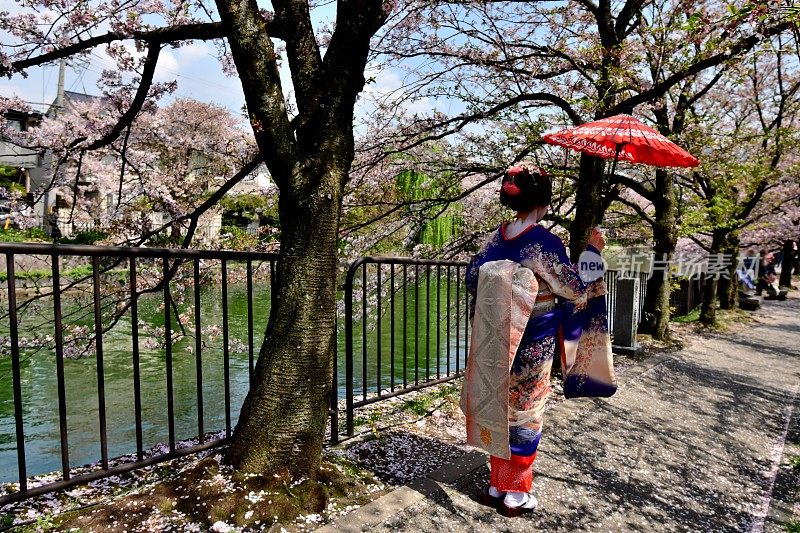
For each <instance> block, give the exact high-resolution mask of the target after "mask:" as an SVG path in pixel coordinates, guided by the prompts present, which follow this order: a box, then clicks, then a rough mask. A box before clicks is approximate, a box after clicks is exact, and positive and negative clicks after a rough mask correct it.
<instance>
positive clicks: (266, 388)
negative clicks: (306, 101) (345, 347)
mask: <svg viewBox="0 0 800 533" xmlns="http://www.w3.org/2000/svg"><path fill="white" fill-rule="evenodd" d="M333 174H334V173H329V176H328V177H327V179H325V180H323V181H322V183H320V184H319V185H318V187H317V190H316V191H315V192H314V193H312V194H311V195H309V196H308V197H307V199H306V200H305V201H302V200H301V199H298V198H296V197H292V195H291V194H284V193H281V200H280V210H281V259H280V264H279V273H278V277H277V287H276V290H277V302H278V304H277V305H276V306H275V307H274V308H273V309H272V313H271V316H270V324H269V326H268V328H267V334H266V340H265V342H264V344H263V346H262V348H261V353H260V354H259V358H258V363H257V364H256V368H255V374H254V380H253V387H252V388H251V389H250V391H249V393H248V394H247V397H246V398H245V401H244V404H243V406H242V410H241V414H240V417H239V423H238V425H237V426H236V429H235V431H234V435H233V439H232V443H231V446H230V448H229V450H228V454H227V456H226V461H227V462H228V463H230V464H231V465H233V466H234V467H235V468H236V469H237V470H241V471H246V472H277V473H280V474H288V475H289V476H291V477H293V478H297V477H300V476H307V477H310V478H312V479H314V478H315V477H316V473H317V469H318V467H319V462H320V458H321V454H322V444H323V439H324V434H325V425H326V420H327V415H328V404H329V397H330V390H331V377H332V370H333V367H332V363H333V358H334V353H335V350H334V347H335V342H336V331H335V317H336V279H337V269H338V250H337V236H338V225H339V214H340V198H339V197H340V194H341V189H340V186H339V185H338V184H339V181H338V180H339V179H341V177H340V176H336V175H333ZM287 458H288V461H287Z"/></svg>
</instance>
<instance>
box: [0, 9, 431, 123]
mask: <svg viewBox="0 0 800 533" xmlns="http://www.w3.org/2000/svg"><path fill="white" fill-rule="evenodd" d="M260 4H261V5H262V6H263V7H266V8H268V9H269V8H270V7H271V6H270V4H269V3H268V2H264V1H262V2H260ZM3 10H7V11H10V12H12V13H13V12H18V11H19V10H20V8H19V6H18V5H17V3H16V2H15V1H14V0H0V11H3ZM312 17H313V22H314V24H315V26H317V27H319V26H321V25H322V24H326V23H330V22H331V21H333V20H334V19H335V3H329V4H326V5H323V6H320V7H318V8H317V9H315V10H314V11H313V13H312ZM127 45H128V46H129V49H131V50H132V49H133V43H132V41H128V42H127ZM115 68H116V66H115V62H114V61H113V60H112V59H111V58H109V57H108V56H107V55H106V53H105V47H104V46H100V47H97V48H95V49H94V50H93V51H92V54H91V55H90V56H89V57H88V58H86V60H82V61H81V62H76V63H75V64H73V65H69V66H68V67H67V71H66V81H65V88H66V89H67V90H69V91H76V92H82V93H87V94H99V89H98V88H97V80H98V79H99V77H100V74H101V72H102V71H103V69H115ZM281 75H282V76H281V77H282V78H283V85H284V93H285V94H290V91H291V82H290V78H289V69H288V65H287V64H286V63H285V62H283V64H282V65H281ZM368 76H374V77H375V82H374V83H372V84H369V85H368V86H367V87H366V88H365V91H366V92H370V93H376V92H378V93H380V92H384V91H392V90H396V89H397V88H399V87H401V86H402V79H401V77H400V75H399V73H398V72H394V71H383V72H369V73H368ZM173 79H174V80H177V82H178V89H177V91H176V93H174V95H173V96H171V97H168V98H166V99H164V100H162V103H168V102H169V101H170V100H171V99H172V98H175V97H186V98H194V99H197V100H201V101H204V102H210V103H215V104H219V105H223V106H225V107H227V108H228V109H230V111H231V112H232V113H235V114H237V115H238V114H241V110H242V106H243V105H244V95H243V94H242V89H241V85H240V84H239V80H238V79H237V78H235V77H228V76H225V75H224V74H223V73H222V69H221V67H220V64H219V62H218V60H217V59H216V48H215V46H214V44H213V43H211V42H203V41H195V42H193V43H191V44H188V45H184V46H182V47H180V48H177V49H174V48H165V49H164V50H163V51H162V52H161V55H160V57H159V61H158V66H157V68H156V74H155V81H169V80H173ZM57 82H58V65H57V64H55V65H47V66H43V67H35V68H31V69H29V70H28V77H27V78H24V77H22V76H20V75H16V76H14V77H13V78H12V79H10V80H9V79H8V78H2V79H0V96H6V97H10V96H14V95H16V96H19V97H20V98H22V99H23V100H25V101H27V102H30V103H32V104H33V105H34V106H36V107H37V108H39V109H41V108H42V107H46V105H49V104H50V103H51V102H53V100H54V99H55V96H56V89H57ZM430 108H431V103H430V102H427V101H423V102H419V103H415V104H412V105H411V106H410V108H409V111H411V112H412V113H413V112H427V111H429V110H430Z"/></svg>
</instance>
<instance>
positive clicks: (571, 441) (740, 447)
mask: <svg viewBox="0 0 800 533" xmlns="http://www.w3.org/2000/svg"><path fill="white" fill-rule="evenodd" d="M794 294H795V296H794V297H793V298H791V299H790V300H788V301H785V302H764V306H763V307H762V310H760V311H759V312H758V316H759V319H760V323H759V324H757V325H755V326H754V327H749V328H747V329H746V330H743V331H741V332H738V333H735V334H714V335H710V336H707V337H705V338H695V339H693V340H692V345H691V346H690V347H689V348H687V349H684V350H682V351H680V352H676V353H672V354H666V355H661V356H656V357H653V358H650V359H648V360H647V361H646V362H644V363H642V364H640V365H638V366H636V367H634V368H632V369H629V370H628V371H626V372H624V373H623V374H622V375H621V376H620V388H619V390H618V392H617V394H616V395H615V396H614V397H613V398H611V399H609V400H591V399H582V400H576V401H566V402H562V403H561V404H559V405H558V406H557V407H555V408H554V409H552V410H550V411H549V412H548V416H547V417H546V418H545V429H544V435H543V437H542V443H541V445H540V447H539V454H538V457H537V460H536V462H535V463H534V476H535V477H534V493H535V494H536V496H537V497H538V498H539V509H538V510H537V511H536V512H535V513H534V514H532V515H527V516H524V517H520V518H513V519H508V518H505V517H503V516H501V515H499V514H498V513H497V512H496V511H494V510H493V509H490V508H487V507H485V506H482V505H481V504H479V503H478V502H477V495H478V494H479V492H480V491H481V490H482V489H483V488H484V486H485V485H486V480H487V479H488V473H489V472H488V467H487V465H486V457H484V456H483V454H482V453H480V452H471V453H468V454H466V455H465V456H462V457H461V458H458V459H457V460H456V461H454V463H453V464H451V465H448V466H446V467H444V468H441V469H439V470H437V471H436V472H434V473H432V474H430V475H429V476H427V477H426V478H424V479H420V480H417V481H416V482H414V483H411V484H409V485H408V486H406V487H401V488H399V489H396V490H394V491H393V492H391V493H389V494H387V495H385V496H383V497H382V498H380V499H379V500H376V501H375V502H373V503H371V504H369V505H366V506H364V507H363V508H361V509H359V510H358V511H356V512H355V513H352V514H350V515H347V516H345V517H343V518H342V519H341V520H340V521H339V522H337V523H334V524H330V525H328V526H326V527H324V528H322V529H321V530H318V531H323V532H326V531H340V532H343V531H371V532H384V531H385V532H394V531H459V532H461V531H464V532H467V531H475V532H483V531H503V532H505V531H509V532H511V531H520V532H523V531H524V532H532V531H613V532H621V531H642V532H645V531H646V532H650V531H746V532H752V533H760V532H763V531H767V532H773V531H774V532H778V531H780V532H783V531H784V525H782V524H785V523H786V522H787V521H788V520H789V519H790V518H791V516H792V513H793V511H794V512H795V513H797V511H798V509H797V504H796V502H795V500H797V499H798V498H800V493H798V477H800V476H799V475H798V470H797V469H795V470H792V468H791V467H790V466H789V465H788V464H787V463H788V459H787V457H788V455H789V454H790V453H794V454H798V453H800V448H798V447H797V446H798V445H800V397H799V396H798V386H799V385H800V299H798V297H797V296H796V293H794ZM794 519H795V520H797V519H800V517H798V516H795V517H794Z"/></svg>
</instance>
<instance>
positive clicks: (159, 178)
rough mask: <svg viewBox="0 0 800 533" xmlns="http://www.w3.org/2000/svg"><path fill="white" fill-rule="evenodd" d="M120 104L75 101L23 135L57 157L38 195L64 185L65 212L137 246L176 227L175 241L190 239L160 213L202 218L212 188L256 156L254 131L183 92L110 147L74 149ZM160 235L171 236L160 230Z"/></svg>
mask: <svg viewBox="0 0 800 533" xmlns="http://www.w3.org/2000/svg"><path fill="white" fill-rule="evenodd" d="M116 111H117V110H116V109H115V108H114V107H113V106H112V104H111V103H110V102H109V101H107V100H105V99H94V100H90V101H87V102H76V103H74V104H73V105H72V106H71V107H70V108H69V109H67V110H65V111H64V112H62V113H60V114H57V115H52V116H49V117H46V118H45V119H44V120H43V121H42V123H41V124H39V125H38V126H37V127H34V128H30V129H28V130H26V131H24V132H20V133H18V134H16V138H15V140H16V142H17V143H19V144H22V145H24V146H26V147H27V148H29V149H32V150H35V151H39V152H42V153H44V152H47V153H50V154H53V157H54V159H55V160H56V161H57V162H56V164H55V165H53V167H52V168H51V169H49V170H48V173H47V174H46V175H45V180H44V181H45V183H44V184H43V186H42V187H41V189H40V190H34V191H32V192H33V194H34V196H35V197H36V196H39V195H41V194H43V193H44V192H45V189H47V190H58V191H60V192H61V194H62V196H63V197H64V198H65V199H66V200H65V201H66V203H67V205H68V207H67V208H66V211H67V213H66V214H65V215H63V216H62V218H66V222H67V223H73V222H81V221H84V222H86V221H87V220H88V221H89V223H91V225H92V226H93V227H95V228H97V229H98V230H102V231H103V232H104V233H106V235H107V239H106V241H107V242H108V243H112V244H118V245H119V244H134V245H136V244H141V243H144V242H147V241H148V240H149V239H152V238H154V237H157V236H159V232H162V233H164V232H167V231H169V233H170V234H171V235H172V236H173V239H172V243H173V244H174V245H180V244H181V242H183V241H184V240H186V239H184V238H183V236H182V235H181V230H183V231H184V232H185V231H186V227H183V226H184V224H181V223H176V224H162V223H161V221H160V220H158V221H156V220H154V219H153V216H152V215H153V213H156V214H159V213H163V214H164V215H166V216H167V218H168V220H169V221H173V220H182V221H185V223H188V221H189V219H190V218H191V217H195V218H196V219H197V220H198V221H199V216H196V215H195V213H194V211H195V209H196V208H197V207H198V206H199V205H201V204H202V203H203V201H204V200H205V199H206V197H207V196H208V193H209V192H213V191H215V190H217V189H218V188H219V187H221V186H222V185H224V184H225V183H226V182H228V181H229V180H230V179H231V178H232V177H233V175H234V174H235V172H236V171H237V170H238V169H240V168H242V167H243V166H244V165H245V164H246V163H248V162H249V161H250V160H251V159H252V158H253V153H254V148H255V147H254V143H253V141H252V134H251V133H250V132H249V131H245V130H244V129H242V127H241V126H242V124H241V121H240V120H239V119H238V118H237V117H235V116H233V115H231V113H230V112H229V111H228V110H227V109H225V108H223V107H220V106H216V105H212V104H206V103H202V102H198V101H195V100H190V99H178V100H176V101H174V102H173V103H171V104H170V105H168V106H165V107H160V108H155V107H153V108H152V109H150V110H149V111H146V112H142V113H141V115H140V116H139V117H138V119H137V120H136V121H135V122H134V123H132V124H131V125H130V127H129V128H127V129H126V131H125V133H124V134H123V135H121V136H120V137H119V138H117V139H116V140H114V141H112V142H111V143H109V144H108V145H107V146H104V147H102V148H98V149H95V150H78V151H77V152H75V151H74V150H72V149H71V147H72V146H74V145H76V144H79V143H80V141H79V137H81V136H89V135H96V134H97V133H96V131H97V128H98V126H100V127H102V125H103V124H113V123H116V121H117V120H119V113H118V112H116ZM205 214H206V215H207V213H205ZM190 240H191V236H189V239H188V240H186V242H187V243H188V242H189V241H190ZM159 242H162V243H167V242H169V239H168V238H166V236H161V237H159Z"/></svg>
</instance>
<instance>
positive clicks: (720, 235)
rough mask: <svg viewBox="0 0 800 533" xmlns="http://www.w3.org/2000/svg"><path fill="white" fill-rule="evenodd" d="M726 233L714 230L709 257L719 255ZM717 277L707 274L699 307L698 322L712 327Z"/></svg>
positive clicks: (715, 305) (714, 313)
mask: <svg viewBox="0 0 800 533" xmlns="http://www.w3.org/2000/svg"><path fill="white" fill-rule="evenodd" d="M725 237H726V231H725V230H722V229H715V230H714V231H713V233H712V236H711V249H710V250H709V255H710V256H713V255H715V254H719V253H720V251H721V250H722V246H723V243H724V242H725ZM717 285H718V284H717V277H716V276H714V275H713V274H712V273H708V274H707V275H706V278H705V284H704V286H703V302H702V304H701V305H700V322H701V323H702V324H705V325H707V326H712V325H714V324H715V323H716V321H717Z"/></svg>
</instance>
